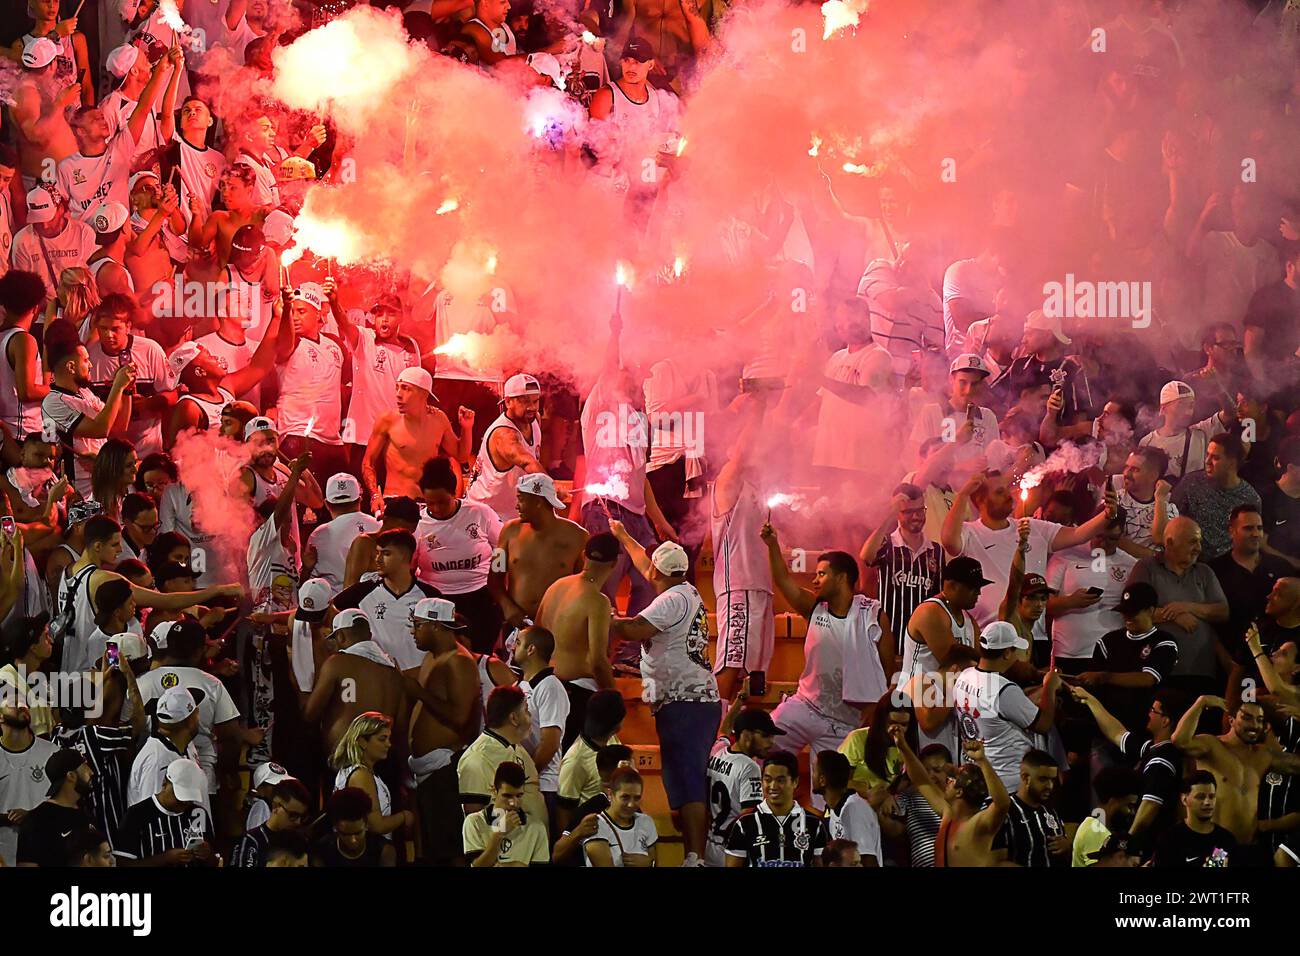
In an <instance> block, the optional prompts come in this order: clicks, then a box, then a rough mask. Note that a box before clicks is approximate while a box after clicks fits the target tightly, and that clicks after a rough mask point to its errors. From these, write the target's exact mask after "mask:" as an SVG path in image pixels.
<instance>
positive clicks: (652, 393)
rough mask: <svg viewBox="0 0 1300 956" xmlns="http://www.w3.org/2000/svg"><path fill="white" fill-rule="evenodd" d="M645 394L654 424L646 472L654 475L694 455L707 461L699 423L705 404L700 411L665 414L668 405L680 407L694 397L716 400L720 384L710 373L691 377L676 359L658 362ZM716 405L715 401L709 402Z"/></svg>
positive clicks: (647, 409) (646, 403) (648, 414)
mask: <svg viewBox="0 0 1300 956" xmlns="http://www.w3.org/2000/svg"><path fill="white" fill-rule="evenodd" d="M643 391H644V392H645V410H646V414H647V416H648V417H649V418H650V420H651V421H652V422H653V423H654V431H653V434H652V435H651V441H650V460H649V462H648V463H647V466H646V470H647V471H654V470H655V469H656V468H660V467H662V466H664V465H667V464H669V463H671V462H674V461H676V460H677V459H678V458H681V457H682V455H690V456H691V457H695V458H702V457H703V451H704V448H703V443H704V435H703V432H702V429H697V427H696V426H697V423H698V422H699V421H700V419H701V418H702V417H703V413H704V411H706V409H705V408H704V407H703V403H701V406H700V407H698V408H686V409H682V410H681V411H677V412H668V413H663V412H662V409H663V406H664V405H665V404H666V403H669V402H674V403H678V402H680V401H681V399H683V398H686V397H688V396H690V395H695V394H698V393H700V392H703V393H704V394H705V395H708V396H716V395H717V391H718V385H717V381H716V380H715V378H714V375H713V373H712V372H710V371H707V370H706V371H704V372H703V373H700V374H699V375H695V376H692V375H689V374H686V371H685V370H684V369H683V368H682V367H681V365H680V364H678V362H677V361H676V360H674V359H665V360H664V361H662V362H656V363H655V364H654V365H653V366H651V368H650V377H649V378H647V379H646V380H645V385H644V386H643ZM706 401H709V402H710V403H712V399H711V398H710V399H707V400H706Z"/></svg>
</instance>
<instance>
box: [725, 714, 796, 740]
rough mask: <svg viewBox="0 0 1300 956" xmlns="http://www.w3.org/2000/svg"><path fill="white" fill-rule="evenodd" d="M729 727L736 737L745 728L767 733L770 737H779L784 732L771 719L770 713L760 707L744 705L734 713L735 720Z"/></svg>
mask: <svg viewBox="0 0 1300 956" xmlns="http://www.w3.org/2000/svg"><path fill="white" fill-rule="evenodd" d="M731 729H732V730H733V731H734V732H735V734H736V736H737V737H739V736H740V734H741V733H742V732H744V731H746V730H750V731H756V732H757V733H760V734H767V735H768V736H770V737H780V736H784V734H785V731H784V730H782V729H781V728H780V727H778V726H777V725H776V722H775V721H774V720H772V715H771V714H769V713H768V712H767V711H765V710H763V708H761V707H746V708H745V709H744V710H742V711H741V712H740V713H739V714H737V715H736V720H735V722H734V723H733V724H732V725H731Z"/></svg>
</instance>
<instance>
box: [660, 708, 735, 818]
mask: <svg viewBox="0 0 1300 956" xmlns="http://www.w3.org/2000/svg"><path fill="white" fill-rule="evenodd" d="M721 722H722V703H721V702H720V701H716V700H715V701H699V700H674V701H670V702H668V703H666V704H664V705H663V706H662V707H660V708H659V709H658V710H657V711H655V731H656V732H657V733H658V734H659V761H660V764H661V766H662V768H663V775H664V790H665V791H666V792H667V794H668V805H669V806H670V807H672V808H673V809H674V810H676V809H678V808H679V807H681V806H683V805H685V804H687V803H707V802H708V798H709V751H710V750H712V749H713V743H714V741H715V740H717V739H718V724H719V723H721Z"/></svg>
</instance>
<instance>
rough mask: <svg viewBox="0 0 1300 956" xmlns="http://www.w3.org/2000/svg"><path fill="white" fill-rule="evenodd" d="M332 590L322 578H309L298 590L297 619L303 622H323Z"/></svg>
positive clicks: (332, 594)
mask: <svg viewBox="0 0 1300 956" xmlns="http://www.w3.org/2000/svg"><path fill="white" fill-rule="evenodd" d="M333 596H334V590H333V588H331V587H330V583H329V582H328V581H326V580H325V579H324V578H311V579H310V580H307V581H304V582H303V583H302V587H300V588H299V589H298V615H297V616H298V618H299V619H300V620H303V621H323V620H325V613H326V612H327V611H328V610H329V606H330V598H331V597H333Z"/></svg>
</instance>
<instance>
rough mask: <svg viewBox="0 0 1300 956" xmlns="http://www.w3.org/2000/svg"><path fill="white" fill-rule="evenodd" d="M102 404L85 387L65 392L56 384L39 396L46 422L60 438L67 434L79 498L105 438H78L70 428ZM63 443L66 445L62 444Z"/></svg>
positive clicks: (87, 489)
mask: <svg viewBox="0 0 1300 956" xmlns="http://www.w3.org/2000/svg"><path fill="white" fill-rule="evenodd" d="M103 408H104V403H103V402H102V401H100V399H99V396H98V395H96V394H95V393H94V392H92V391H91V390H90V389H88V388H83V389H80V390H79V391H77V392H76V393H72V392H65V391H63V390H62V389H60V388H58V386H55V385H51V386H50V394H48V395H46V396H45V398H43V399H42V400H41V414H42V415H43V416H44V417H45V419H46V422H47V424H48V423H50V422H53V424H54V426H55V427H56V428H57V429H58V432H59V434H60V435H61V436H64V440H65V441H66V439H67V438H69V437H71V443H72V451H73V454H74V456H75V460H76V465H75V471H74V479H73V483H74V485H75V486H76V489H77V493H78V494H79V495H81V496H82V497H83V498H89V497H90V495H91V487H90V469H91V466H92V464H93V463H94V457H95V455H97V454H99V449H101V448H102V447H104V442H105V441H107V439H105V438H82V437H80V436H74V435H73V433H74V430H75V429H76V427H77V425H78V424H79V423H80V422H81V420H82V419H83V418H94V417H95V416H96V415H98V414H99V413H100V411H101V410H103ZM64 447H66V445H65V446H64Z"/></svg>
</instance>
